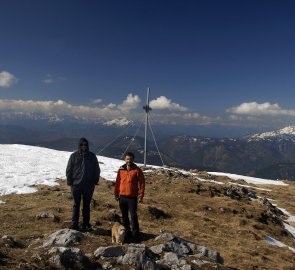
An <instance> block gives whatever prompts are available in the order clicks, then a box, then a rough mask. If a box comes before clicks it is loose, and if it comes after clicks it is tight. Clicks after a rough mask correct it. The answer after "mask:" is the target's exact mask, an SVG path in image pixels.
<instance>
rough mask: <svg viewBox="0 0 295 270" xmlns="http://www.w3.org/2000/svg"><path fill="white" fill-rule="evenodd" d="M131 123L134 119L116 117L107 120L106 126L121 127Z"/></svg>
mask: <svg viewBox="0 0 295 270" xmlns="http://www.w3.org/2000/svg"><path fill="white" fill-rule="evenodd" d="M130 123H132V121H130V120H128V119H127V118H126V117H122V118H116V119H113V120H110V121H107V122H105V123H104V125H105V126H119V127H123V126H127V125H129V124H130Z"/></svg>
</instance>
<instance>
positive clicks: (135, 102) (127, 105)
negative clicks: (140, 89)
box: [118, 93, 141, 111]
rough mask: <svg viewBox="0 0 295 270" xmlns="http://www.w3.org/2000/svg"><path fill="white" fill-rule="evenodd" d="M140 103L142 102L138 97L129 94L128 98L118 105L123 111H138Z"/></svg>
mask: <svg viewBox="0 0 295 270" xmlns="http://www.w3.org/2000/svg"><path fill="white" fill-rule="evenodd" d="M140 102H141V100H140V98H139V96H138V95H133V94H131V93H130V94H128V96H127V98H126V99H125V100H124V101H123V102H122V103H121V104H120V105H118V108H119V109H121V110H123V111H126V110H132V109H136V108H137V107H138V106H139V104H140Z"/></svg>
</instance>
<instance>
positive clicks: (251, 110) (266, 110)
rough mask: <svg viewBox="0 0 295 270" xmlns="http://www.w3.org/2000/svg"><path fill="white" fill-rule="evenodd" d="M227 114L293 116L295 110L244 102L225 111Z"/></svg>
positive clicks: (268, 104) (267, 103)
mask: <svg viewBox="0 0 295 270" xmlns="http://www.w3.org/2000/svg"><path fill="white" fill-rule="evenodd" d="M226 111H227V112H230V113H234V114H240V115H252V116H261V115H270V116H275V115H287V116H295V110H286V109H282V108H281V107H280V106H279V105H278V104H277V103H275V104H271V103H269V102H265V103H257V102H245V103H242V104H240V105H239V106H237V107H232V108H229V109H227V110H226Z"/></svg>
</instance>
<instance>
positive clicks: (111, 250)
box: [94, 246, 126, 258]
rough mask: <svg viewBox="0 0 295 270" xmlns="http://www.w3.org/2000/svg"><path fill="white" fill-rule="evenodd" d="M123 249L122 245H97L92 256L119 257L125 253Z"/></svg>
mask: <svg viewBox="0 0 295 270" xmlns="http://www.w3.org/2000/svg"><path fill="white" fill-rule="evenodd" d="M125 253H126V252H125V249H124V247H122V246H109V247H99V248H98V249H97V250H96V251H95V252H94V256H95V257H96V258H99V257H101V256H102V257H120V256H124V255H125Z"/></svg>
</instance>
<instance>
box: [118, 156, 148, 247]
mask: <svg viewBox="0 0 295 270" xmlns="http://www.w3.org/2000/svg"><path fill="white" fill-rule="evenodd" d="M124 161H125V164H124V165H123V166H121V167H120V168H119V170H118V174H117V178H116V185H115V198H116V200H117V201H119V206H120V209H121V213H122V219H123V225H124V227H125V229H126V238H127V239H128V238H130V236H131V237H132V238H133V241H134V242H137V241H138V240H139V224H138V216H137V204H138V203H141V202H142V200H143V196H144V189H145V179H144V175H143V173H142V170H141V169H140V168H139V167H138V166H137V165H136V164H135V163H134V154H133V153H131V152H127V153H125V155H124ZM128 212H129V213H130V217H131V230H130V221H129V216H128Z"/></svg>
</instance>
